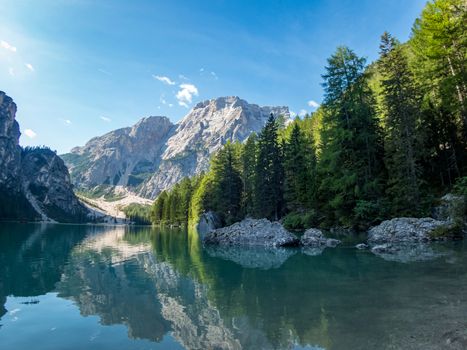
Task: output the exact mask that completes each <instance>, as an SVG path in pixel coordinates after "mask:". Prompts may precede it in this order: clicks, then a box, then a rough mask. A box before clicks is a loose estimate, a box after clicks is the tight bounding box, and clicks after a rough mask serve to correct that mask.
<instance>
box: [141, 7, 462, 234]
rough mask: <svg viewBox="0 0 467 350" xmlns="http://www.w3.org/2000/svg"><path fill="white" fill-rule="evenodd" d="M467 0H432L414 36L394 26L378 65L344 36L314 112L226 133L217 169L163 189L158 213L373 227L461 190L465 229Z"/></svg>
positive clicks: (297, 225)
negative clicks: (404, 38)
mask: <svg viewBox="0 0 467 350" xmlns="http://www.w3.org/2000/svg"><path fill="white" fill-rule="evenodd" d="M466 7H467V5H466V4H465V2H463V1H460V0H435V1H431V2H429V3H427V5H426V7H425V9H424V10H423V12H422V14H421V16H420V18H418V19H417V20H416V22H415V24H414V26H413V28H412V35H411V38H410V40H409V41H408V42H406V43H400V42H399V41H398V40H397V39H396V38H394V37H393V36H392V35H390V34H389V33H383V35H382V36H381V42H380V57H379V58H378V60H376V61H375V62H373V63H371V64H369V65H367V64H366V61H365V59H364V58H363V57H359V56H358V55H357V54H356V53H355V52H354V51H353V50H351V49H350V48H348V47H338V48H337V49H336V51H335V53H334V54H333V55H332V56H331V57H330V58H329V59H328V63H327V66H326V67H325V72H324V74H323V75H322V78H323V82H322V85H323V88H324V91H325V98H324V102H323V104H322V105H321V106H320V107H319V108H318V110H317V111H316V112H315V113H313V114H312V115H307V116H305V117H304V118H303V119H300V118H298V117H297V118H295V119H294V120H293V121H292V122H287V121H285V120H284V118H283V117H282V116H273V115H271V117H270V118H269V120H268V122H267V124H266V125H265V127H264V129H263V130H262V131H261V132H260V133H259V134H258V135H255V134H252V135H251V136H250V137H249V138H248V139H247V140H246V142H244V143H231V142H227V143H226V144H225V146H224V147H223V148H222V149H221V150H220V151H218V153H217V154H216V155H215V156H214V157H213V159H212V161H211V166H210V170H209V171H208V172H206V173H202V174H200V175H198V176H195V177H192V178H185V179H183V180H182V181H181V182H180V183H178V184H177V185H175V186H174V187H173V188H172V189H170V190H167V191H163V192H162V193H161V194H160V195H159V196H158V197H157V199H156V201H155V202H154V204H153V205H152V207H151V210H150V213H149V218H150V220H151V222H152V223H153V224H165V225H192V224H196V223H197V222H198V220H199V218H200V216H201V215H202V214H203V213H206V212H213V213H215V214H216V215H218V216H219V218H220V220H221V222H222V226H228V225H231V224H233V223H235V222H238V221H241V220H242V219H244V218H247V217H252V218H257V219H260V218H267V219H269V220H273V221H277V220H280V221H281V222H282V223H283V225H284V226H285V227H286V228H287V229H289V230H297V229H298V230H305V229H307V228H310V227H319V228H320V229H327V230H330V229H336V228H338V229H344V230H352V231H366V230H368V229H369V228H370V227H372V226H375V225H377V224H379V223H381V222H382V221H384V220H388V219H392V218H397V217H429V216H432V210H433V207H435V206H437V205H438V202H439V200H437V198H441V197H442V196H443V195H445V194H446V193H449V192H452V193H455V194H456V195H459V196H464V201H463V202H464V203H462V204H461V205H460V208H457V209H454V210H457V213H456V215H457V217H458V218H459V219H456V221H455V223H454V226H455V227H454V228H453V230H454V231H458V232H461V231H462V230H464V217H465V210H466V209H465V208H466V206H465V195H466V194H467V176H466V175H467V105H466V99H467V91H466V81H467V79H466V77H467V71H466V65H465V59H466V57H467V34H466V33H467V28H466V23H467V8H466ZM459 211H460V212H459ZM146 215H147V213H146ZM146 218H147V216H146ZM450 233H452V232H450ZM437 234H438V235H440V236H442V235H443V233H442V232H437Z"/></svg>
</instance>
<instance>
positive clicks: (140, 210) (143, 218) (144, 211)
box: [122, 203, 151, 225]
mask: <svg viewBox="0 0 467 350" xmlns="http://www.w3.org/2000/svg"><path fill="white" fill-rule="evenodd" d="M122 211H123V212H124V213H125V216H126V217H127V218H128V219H130V221H132V222H134V223H135V224H138V225H150V224H151V218H150V212H151V206H149V205H145V204H138V203H132V204H129V205H127V206H126V207H124V208H123V209H122Z"/></svg>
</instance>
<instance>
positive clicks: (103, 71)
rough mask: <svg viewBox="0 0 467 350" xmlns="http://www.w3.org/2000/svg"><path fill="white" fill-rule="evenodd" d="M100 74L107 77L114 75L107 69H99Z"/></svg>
mask: <svg viewBox="0 0 467 350" xmlns="http://www.w3.org/2000/svg"><path fill="white" fill-rule="evenodd" d="M97 71H98V72H99V73H102V74H105V75H112V73H110V72H109V71H106V70H105V69H102V68H99V69H98V70H97Z"/></svg>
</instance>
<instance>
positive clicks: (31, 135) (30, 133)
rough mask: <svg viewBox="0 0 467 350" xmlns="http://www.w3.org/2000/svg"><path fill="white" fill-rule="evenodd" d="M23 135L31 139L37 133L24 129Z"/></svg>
mask: <svg viewBox="0 0 467 350" xmlns="http://www.w3.org/2000/svg"><path fill="white" fill-rule="evenodd" d="M24 135H26V136H27V137H29V138H30V139H33V138H35V137H36V136H37V134H36V133H35V132H34V131H33V130H31V129H26V130H24Z"/></svg>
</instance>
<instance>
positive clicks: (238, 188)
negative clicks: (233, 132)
mask: <svg viewBox="0 0 467 350" xmlns="http://www.w3.org/2000/svg"><path fill="white" fill-rule="evenodd" d="M211 172H212V183H213V193H212V197H213V208H212V209H213V210H215V211H216V212H218V213H219V214H221V215H223V216H224V220H225V222H226V223H227V224H229V225H230V224H232V223H233V222H235V221H237V220H239V219H240V216H241V197H242V179H241V177H240V171H239V165H238V159H237V152H236V151H235V149H234V146H233V145H232V144H231V143H230V142H227V144H225V145H224V147H222V148H221V149H220V150H219V152H218V153H217V154H216V156H215V157H214V158H213V161H212V164H211Z"/></svg>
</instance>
